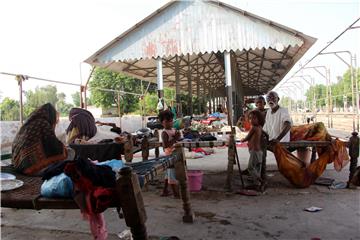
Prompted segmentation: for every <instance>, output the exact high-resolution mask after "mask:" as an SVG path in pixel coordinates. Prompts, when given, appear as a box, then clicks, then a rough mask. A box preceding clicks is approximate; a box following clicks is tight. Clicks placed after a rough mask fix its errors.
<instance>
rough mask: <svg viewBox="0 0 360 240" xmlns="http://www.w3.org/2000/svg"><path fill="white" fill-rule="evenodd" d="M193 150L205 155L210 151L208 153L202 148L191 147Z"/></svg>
mask: <svg viewBox="0 0 360 240" xmlns="http://www.w3.org/2000/svg"><path fill="white" fill-rule="evenodd" d="M192 151H193V152H196V153H198V152H199V153H203V154H205V155H210V153H208V152H206V151H205V150H204V149H202V148H195V149H193V150H192Z"/></svg>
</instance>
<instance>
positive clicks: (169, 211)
mask: <svg viewBox="0 0 360 240" xmlns="http://www.w3.org/2000/svg"><path fill="white" fill-rule="evenodd" d="M239 155H240V159H241V166H242V168H245V166H246V163H247V150H246V149H239ZM226 157H227V156H226V149H216V153H215V154H214V155H212V156H209V157H206V158H202V159H194V160H188V161H187V163H188V167H189V169H201V170H203V171H204V178H203V190H202V191H201V192H196V193H192V194H191V204H192V208H193V210H194V212H195V216H196V219H195V222H194V223H193V224H185V223H182V214H183V211H182V202H181V200H178V199H174V198H172V197H160V196H159V194H160V192H161V189H160V188H161V187H162V184H161V181H160V180H159V182H154V184H153V185H150V186H149V189H148V190H147V191H145V192H144V193H143V198H144V202H145V207H146V212H147V216H148V220H147V222H146V225H147V229H148V233H149V235H150V236H151V238H150V239H159V238H160V237H162V236H177V237H179V238H180V239H204V240H210V239H309V240H310V239H360V237H359V236H360V194H359V193H360V191H359V189H356V190H349V189H329V188H328V187H327V186H320V185H313V186H311V187H309V188H306V189H297V188H294V187H293V186H292V185H291V184H290V183H289V182H288V181H287V180H286V179H285V178H284V177H283V176H282V175H281V174H280V173H279V172H278V171H277V167H276V162H275V160H274V158H273V156H272V155H271V154H270V156H269V158H268V159H269V160H268V164H267V165H268V169H269V171H268V173H267V175H268V180H269V185H268V189H267V190H266V192H265V193H264V194H262V195H260V196H255V197H249V196H242V195H238V194H235V192H226V191H224V188H223V187H224V183H225V178H226V173H225V169H226V166H227V165H226V163H227V160H226ZM347 169H348V166H347V167H346V169H344V170H343V171H342V172H340V173H338V172H336V171H335V170H333V168H332V166H331V165H329V166H328V169H327V170H326V172H325V173H324V174H323V177H330V178H333V179H335V180H336V181H346V180H347V176H348V170H347ZM234 175H235V179H234V190H237V189H238V188H239V186H240V179H239V175H238V173H237V169H236V168H235V171H234ZM311 206H316V207H320V208H323V209H322V211H319V212H315V213H311V212H306V211H304V208H307V207H311ZM1 210H2V212H1V234H2V239H77V240H82V239H91V235H90V230H89V226H88V223H87V222H86V221H84V220H82V218H81V215H80V211H79V210H42V211H32V210H15V209H6V208H2V209H1ZM105 218H106V223H107V227H108V231H109V233H110V235H109V239H120V238H119V237H118V236H117V234H118V233H120V232H122V231H123V230H125V229H127V227H126V225H125V222H124V220H123V219H120V220H119V218H118V216H117V212H116V210H115V209H108V210H107V211H106V212H105Z"/></svg>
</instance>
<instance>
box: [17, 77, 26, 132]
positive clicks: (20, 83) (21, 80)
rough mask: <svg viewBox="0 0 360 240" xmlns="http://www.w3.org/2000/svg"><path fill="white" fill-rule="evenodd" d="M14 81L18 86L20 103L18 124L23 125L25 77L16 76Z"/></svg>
mask: <svg viewBox="0 0 360 240" xmlns="http://www.w3.org/2000/svg"><path fill="white" fill-rule="evenodd" d="M15 79H16V80H17V82H18V85H19V101H20V123H21V125H23V123H24V103H23V94H22V93H23V81H24V80H25V77H24V76H23V75H16V76H15Z"/></svg>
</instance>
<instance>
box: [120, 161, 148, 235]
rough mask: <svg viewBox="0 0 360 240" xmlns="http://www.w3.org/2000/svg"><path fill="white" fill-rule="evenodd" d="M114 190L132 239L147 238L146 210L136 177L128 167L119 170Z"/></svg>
mask: <svg viewBox="0 0 360 240" xmlns="http://www.w3.org/2000/svg"><path fill="white" fill-rule="evenodd" d="M116 191H117V193H118V198H119V203H120V206H121V208H122V210H123V212H124V217H125V222H126V226H128V227H130V230H131V234H132V237H133V239H134V240H147V239H148V236H147V232H146V226H145V222H146V218H147V217H146V211H145V207H144V201H143V198H142V195H141V189H140V185H139V181H138V177H137V175H136V174H135V173H133V172H132V170H131V168H130V167H124V168H122V169H121V170H120V177H119V179H118V180H117V181H116Z"/></svg>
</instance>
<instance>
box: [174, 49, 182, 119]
mask: <svg viewBox="0 0 360 240" xmlns="http://www.w3.org/2000/svg"><path fill="white" fill-rule="evenodd" d="M179 72H180V68H179V59H178V56H176V63H175V95H176V112H177V117H182V108H181V99H180V91H181V90H180V76H179Z"/></svg>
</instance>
